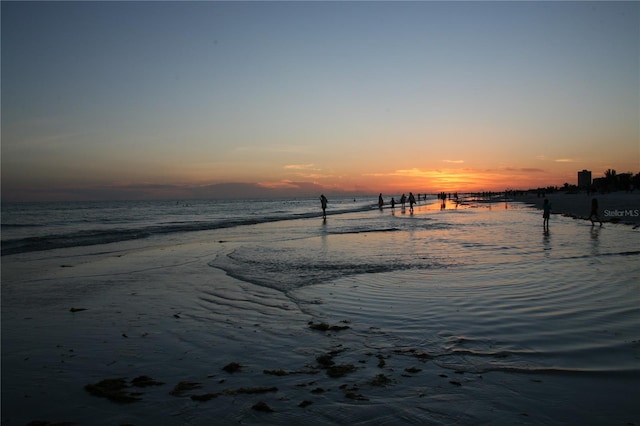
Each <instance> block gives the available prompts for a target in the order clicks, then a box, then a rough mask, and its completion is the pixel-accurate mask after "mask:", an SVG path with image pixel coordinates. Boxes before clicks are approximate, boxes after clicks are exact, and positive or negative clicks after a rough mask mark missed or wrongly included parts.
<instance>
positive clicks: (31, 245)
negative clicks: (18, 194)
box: [0, 205, 373, 256]
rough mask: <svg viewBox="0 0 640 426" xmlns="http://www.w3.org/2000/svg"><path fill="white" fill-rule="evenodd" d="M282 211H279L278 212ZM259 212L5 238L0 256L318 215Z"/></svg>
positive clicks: (364, 207)
mask: <svg viewBox="0 0 640 426" xmlns="http://www.w3.org/2000/svg"><path fill="white" fill-rule="evenodd" d="M371 209H373V206H372V205H359V206H354V207H350V208H343V209H340V210H335V211H333V212H331V213H330V215H335V214H342V213H351V212H362V211H368V210H371ZM281 212H282V213H281ZM260 213H261V212H259V211H255V212H251V211H249V212H245V213H244V216H237V217H229V218H224V219H212V220H204V221H203V220H191V221H189V220H186V221H167V222H161V223H159V224H154V225H143V224H141V223H138V224H132V225H130V227H128V228H126V227H123V226H126V224H121V225H123V226H120V227H117V228H116V227H111V228H108V229H81V230H74V231H67V232H61V233H59V234H49V235H42V236H30V237H23V238H13V239H6V240H3V241H2V246H1V253H0V255H1V256H7V255H12V254H19V253H27V252H34V251H44V250H53V249H59V248H70V247H82V246H91V245H99V244H108V243H116V242H122V241H130V240H138V239H144V238H149V237H153V236H161V235H167V234H174V233H185V232H198V231H210V230H215V229H223V228H233V227H238V226H247V225H257V224H262V223H271V222H279V221H284V220H295V219H310V218H314V217H318V216H320V213H319V212H317V211H314V212H294V211H288V212H287V211H283V210H280V211H277V212H271V213H270V214H268V215H263V216H260ZM96 224H98V225H104V224H105V221H104V219H101V220H100V221H98V222H90V223H89V224H88V225H87V226H91V225H96ZM11 226H13V227H23V228H29V227H34V228H35V227H41V226H44V225H40V224H27V225H17V224H2V227H3V228H4V227H11Z"/></svg>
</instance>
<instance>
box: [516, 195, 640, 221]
mask: <svg viewBox="0 0 640 426" xmlns="http://www.w3.org/2000/svg"><path fill="white" fill-rule="evenodd" d="M546 198H548V199H549V201H550V202H551V210H552V213H553V214H562V215H565V216H569V217H573V218H575V219H583V220H588V217H589V214H590V212H591V200H592V199H593V198H597V199H598V207H599V209H598V210H599V211H598V213H599V214H600V219H602V222H604V223H607V222H610V223H626V224H631V225H634V226H638V225H640V192H637V191H636V192H635V193H625V192H613V193H609V194H591V195H587V194H586V193H584V192H583V193H579V194H565V193H562V192H557V193H553V194H547V195H546ZM514 201H518V202H523V203H527V204H532V205H534V206H535V207H537V208H539V209H542V204H543V202H544V198H542V197H537V196H536V195H526V196H518V197H515V198H514Z"/></svg>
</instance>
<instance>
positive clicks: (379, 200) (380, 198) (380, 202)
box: [378, 193, 384, 210]
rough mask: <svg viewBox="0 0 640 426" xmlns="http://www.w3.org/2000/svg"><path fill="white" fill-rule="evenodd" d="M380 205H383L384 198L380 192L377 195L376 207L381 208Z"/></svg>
mask: <svg viewBox="0 0 640 426" xmlns="http://www.w3.org/2000/svg"><path fill="white" fill-rule="evenodd" d="M382 206H384V200H383V199H382V193H380V195H378V207H379V208H380V210H382Z"/></svg>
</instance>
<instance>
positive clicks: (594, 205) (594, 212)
mask: <svg viewBox="0 0 640 426" xmlns="http://www.w3.org/2000/svg"><path fill="white" fill-rule="evenodd" d="M594 216H595V217H596V220H597V221H598V222H600V226H602V220H601V219H600V216H599V215H598V199H597V198H594V199H593V200H591V213H590V214H589V220H590V221H591V226H593V225H595V224H596V223H595V222H594V221H593V217H594Z"/></svg>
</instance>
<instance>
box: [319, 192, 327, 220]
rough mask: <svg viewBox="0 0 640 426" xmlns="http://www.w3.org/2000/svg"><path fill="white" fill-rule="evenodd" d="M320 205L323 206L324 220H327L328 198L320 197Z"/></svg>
mask: <svg viewBox="0 0 640 426" xmlns="http://www.w3.org/2000/svg"><path fill="white" fill-rule="evenodd" d="M320 204H321V205H322V218H323V219H326V218H327V197H325V196H324V194H322V195H321V196H320Z"/></svg>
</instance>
